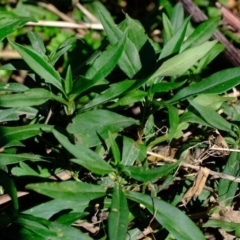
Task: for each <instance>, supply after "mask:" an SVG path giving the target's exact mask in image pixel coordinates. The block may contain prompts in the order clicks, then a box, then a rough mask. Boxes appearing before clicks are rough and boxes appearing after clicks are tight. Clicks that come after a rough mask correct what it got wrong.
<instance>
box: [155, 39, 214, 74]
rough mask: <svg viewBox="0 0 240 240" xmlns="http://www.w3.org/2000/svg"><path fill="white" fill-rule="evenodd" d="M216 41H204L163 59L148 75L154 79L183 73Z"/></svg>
mask: <svg viewBox="0 0 240 240" xmlns="http://www.w3.org/2000/svg"><path fill="white" fill-rule="evenodd" d="M216 43H217V41H216V40H215V41H212V42H206V43H203V44H202V45H200V46H198V47H194V48H191V49H188V50H186V51H184V52H182V53H180V54H178V55H176V56H174V57H172V58H170V59H168V60H167V61H165V62H164V63H163V64H162V65H161V67H160V68H159V69H158V70H157V71H156V72H155V73H154V74H153V75H152V76H151V77H150V79H154V78H156V77H160V76H177V75H182V74H184V73H185V72H186V71H187V70H188V69H190V68H191V67H192V66H193V65H194V64H196V63H197V61H198V60H199V59H201V58H202V57H203V56H204V55H205V54H206V53H207V52H208V51H210V49H211V48H212V47H213V46H214V45H215V44H216Z"/></svg>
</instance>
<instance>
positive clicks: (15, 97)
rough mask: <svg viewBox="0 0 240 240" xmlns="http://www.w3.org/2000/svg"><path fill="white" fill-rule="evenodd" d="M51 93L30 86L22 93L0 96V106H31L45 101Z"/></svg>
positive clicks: (49, 97)
mask: <svg viewBox="0 0 240 240" xmlns="http://www.w3.org/2000/svg"><path fill="white" fill-rule="evenodd" d="M52 96H53V95H52V93H51V92H50V91H48V90H45V89H43V88H32V89H29V90H27V91H25V92H23V93H16V94H10V95H9V94H8V95H2V96H0V106H1V107H31V106H37V105H41V104H43V103H45V102H46V101H47V100H49V99H51V98H52Z"/></svg>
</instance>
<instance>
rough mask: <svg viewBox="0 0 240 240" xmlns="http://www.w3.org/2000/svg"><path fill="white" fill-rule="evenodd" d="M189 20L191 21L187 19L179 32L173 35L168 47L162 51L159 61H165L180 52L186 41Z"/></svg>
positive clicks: (167, 44)
mask: <svg viewBox="0 0 240 240" xmlns="http://www.w3.org/2000/svg"><path fill="white" fill-rule="evenodd" d="M189 20H190V17H188V18H187V19H185V21H184V23H183V25H182V26H181V27H180V28H179V29H178V30H177V32H176V33H175V34H174V35H173V37H172V38H171V39H170V40H169V41H168V42H167V43H166V45H165V46H164V47H163V49H162V52H161V54H160V57H159V59H163V58H165V57H168V56H169V55H171V54H173V53H177V52H179V51H180V48H181V46H182V42H183V40H184V37H185V34H186V31H187V26H188V24H189Z"/></svg>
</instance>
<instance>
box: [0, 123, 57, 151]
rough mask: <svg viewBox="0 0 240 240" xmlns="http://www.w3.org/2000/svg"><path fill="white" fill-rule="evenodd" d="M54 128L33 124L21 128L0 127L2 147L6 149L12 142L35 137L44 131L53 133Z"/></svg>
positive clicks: (0, 143)
mask: <svg viewBox="0 0 240 240" xmlns="http://www.w3.org/2000/svg"><path fill="white" fill-rule="evenodd" d="M51 129H52V126H50V125H45V124H33V125H26V126H20V127H3V126H2V127H0V133H1V135H0V146H1V147H4V145H6V144H7V143H10V142H12V141H21V140H25V139H28V138H30V137H34V136H36V135H38V134H40V133H42V132H43V131H47V132H49V131H51Z"/></svg>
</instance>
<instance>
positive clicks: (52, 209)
mask: <svg viewBox="0 0 240 240" xmlns="http://www.w3.org/2000/svg"><path fill="white" fill-rule="evenodd" d="M80 196H81V197H82V195H80ZM88 197H89V198H85V199H83V200H84V201H83V200H81V201H79V196H78V199H76V198H70V199H68V200H66V199H54V200H51V201H48V202H44V203H42V204H39V205H36V206H34V207H31V208H30V209H28V210H25V211H24V212H23V213H25V214H31V215H33V216H36V217H41V218H45V219H49V218H51V217H52V216H53V215H54V214H56V213H59V212H61V211H63V210H65V209H67V210H69V209H70V210H72V211H74V212H83V211H84V210H85V209H86V208H87V207H88V206H89V201H90V200H91V197H92V196H91V195H88Z"/></svg>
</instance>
